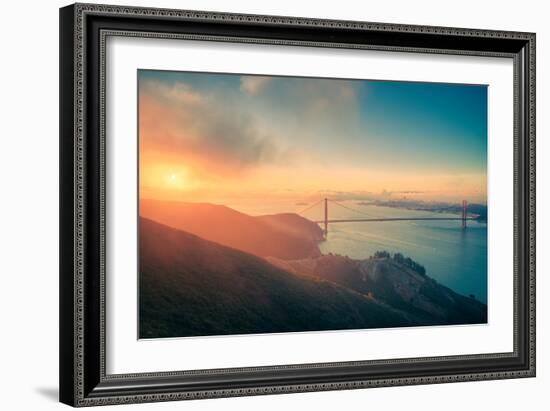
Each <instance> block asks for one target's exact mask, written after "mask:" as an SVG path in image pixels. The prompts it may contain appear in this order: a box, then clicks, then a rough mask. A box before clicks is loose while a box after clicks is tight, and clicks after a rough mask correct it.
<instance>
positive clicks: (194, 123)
mask: <svg viewBox="0 0 550 411" xmlns="http://www.w3.org/2000/svg"><path fill="white" fill-rule="evenodd" d="M138 80H139V83H138V84H139V138H140V195H141V197H142V198H160V199H181V200H183V201H216V202H222V203H223V202H224V199H238V198H255V197H258V199H259V200H265V199H266V196H272V197H274V198H277V197H280V198H284V197H289V198H290V197H292V198H295V197H296V198H304V199H308V198H313V197H315V196H318V195H322V194H323V193H325V194H326V193H334V192H338V193H340V194H341V195H344V196H348V197H350V198H355V199H362V198H372V197H381V198H403V197H406V198H411V199H418V200H427V201H431V200H435V201H449V202H452V201H459V200H461V199H463V198H465V199H468V201H470V202H480V203H486V201H487V87H486V86H484V85H462V84H441V83H413V82H401V81H375V80H346V79H318V78H298V77H270V76H255V75H236V74H213V73H191V72H172V71H155V70H139V71H138Z"/></svg>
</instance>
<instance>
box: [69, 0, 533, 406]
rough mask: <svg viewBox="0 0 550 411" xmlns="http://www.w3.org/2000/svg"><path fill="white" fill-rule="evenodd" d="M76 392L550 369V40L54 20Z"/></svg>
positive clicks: (125, 397) (349, 25) (285, 387)
mask: <svg viewBox="0 0 550 411" xmlns="http://www.w3.org/2000/svg"><path fill="white" fill-rule="evenodd" d="M60 24H61V25H60V80H61V81H60V87H61V90H60V97H61V98H60V100H61V104H60V130H61V131H60V150H61V151H60V159H61V164H60V169H61V171H60V187H61V190H60V192H61V194H60V204H61V211H60V213H61V228H60V233H61V244H60V249H61V256H60V263H61V267H60V400H61V401H62V402H64V403H67V404H70V405H73V406H89V405H102V404H120V403H134V402H148V401H168V400H180V399H195V398H213V397H227V396H242V395H255V394H275V393H289V392H298V391H322V390H334V389H352V388H367V387H380V386H390V385H408V384H432V383H444V382H454V381H473V380H486V379H502V378H519V377H532V376H535V35H534V34H533V33H518V32H504V31H489V30H473V29H458V28H444V27H424V26H410V25H396V24H383V23H367V22H351V21H333V20H314V19H304V18H293V17H277V16H259V15H239V14H226V13H213V12H197V11H183V10H167V9H148V8H136V7H123V6H105V5H89V4H76V5H71V6H67V7H65V8H62V9H61V10H60Z"/></svg>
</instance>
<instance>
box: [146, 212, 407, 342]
mask: <svg viewBox="0 0 550 411" xmlns="http://www.w3.org/2000/svg"><path fill="white" fill-rule="evenodd" d="M139 297H140V337H141V338H158V337H181V336H197V335H223V334H247V333H273V332H291V331H314V330H336V329H350V328H380V327H398V326H408V325H413V324H414V323H413V321H414V318H411V317H410V316H409V315H408V314H406V313H404V312H402V311H400V310H397V309H394V308H392V307H390V306H389V305H387V304H386V303H384V302H381V301H379V300H377V299H375V298H372V297H370V296H368V295H366V294H362V293H360V292H357V291H354V290H352V289H349V288H346V287H344V286H342V285H339V284H336V283H335V282H332V281H327V280H326V279H321V278H319V277H314V276H310V275H303V274H294V273H290V272H288V271H286V270H284V269H282V268H279V267H276V266H274V265H272V264H270V263H268V262H267V261H265V260H263V259H261V258H259V257H256V256H253V255H251V254H247V253H245V252H242V251H238V250H236V249H232V248H229V247H226V246H222V245H219V244H216V243H213V242H210V241H207V240H203V239H201V238H199V237H197V236H195V235H192V234H189V233H186V232H183V231H179V230H176V229H173V228H170V227H167V226H164V225H162V224H159V223H156V222H153V221H151V220H148V219H144V218H141V219H140V296H139Z"/></svg>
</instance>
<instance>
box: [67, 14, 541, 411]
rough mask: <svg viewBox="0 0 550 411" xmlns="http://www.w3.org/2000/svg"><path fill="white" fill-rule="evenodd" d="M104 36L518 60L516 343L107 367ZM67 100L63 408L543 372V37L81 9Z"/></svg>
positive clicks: (70, 38) (73, 26)
mask: <svg viewBox="0 0 550 411" xmlns="http://www.w3.org/2000/svg"><path fill="white" fill-rule="evenodd" d="M152 27H154V28H155V30H154V31H153V30H152ZM108 36H131V37H155V38H172V39H193V40H204V41H214V40H215V41H228V42H237V43H261V44H279V45H288V46H314V47H330V48H360V49H369V50H383V51H400V52H421V53H434V54H463V55H473V56H487V57H508V58H513V60H514V162H515V164H514V190H515V195H514V197H515V199H514V203H515V204H514V208H515V210H514V351H513V352H512V353H495V354H480V355H469V356H446V357H434V358H414V359H397V360H373V361H357V362H346V363H325V364H308V365H280V366H272V367H248V368H233V369H223V370H203V371H174V372H161V373H143V374H120V375H107V374H106V373H105V254H104V250H105V244H104V242H105V190H104V187H105V144H104V141H105V61H106V56H105V48H106V38H107V37H108ZM328 38H330V41H327V39H328ZM334 38H336V39H337V41H332V40H333V39H334ZM60 97H61V98H60V100H61V102H60V169H61V171H60V187H61V189H60V207H61V219H60V220H61V222H60V234H61V244H60V245H61V247H60V264H61V267H60V400H61V401H62V402H64V403H67V404H70V405H73V406H91V405H106V404H123V403H137V402H150V401H170V400H180V399H195V398H215V397H228V396H244V395H260V394H274V393H289V392H302V391H325V390H335V389H354V388H366V387H380V386H394V385H412V384H434V383H446V382H456V381H475V380H487V379H504V378H520V377H533V376H535V34H533V33H523V32H507V31H491V30H475V29H461V28H448V27H430V26H413V25H399V24H385V23H367V22H355V21H338V20H317V19H307V18H295V17H279V16H260V15H249V14H228V13H216V12H201V11H186V10H170V9H150V8H138V7H124V6H108V5H95V4H75V5H72V6H67V7H65V8H62V9H61V10H60ZM304 381H306V382H304Z"/></svg>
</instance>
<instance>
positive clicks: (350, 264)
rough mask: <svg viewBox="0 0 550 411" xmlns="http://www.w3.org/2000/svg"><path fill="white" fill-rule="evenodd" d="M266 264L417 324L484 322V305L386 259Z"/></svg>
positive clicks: (337, 258) (323, 259)
mask: <svg viewBox="0 0 550 411" xmlns="http://www.w3.org/2000/svg"><path fill="white" fill-rule="evenodd" d="M269 261H270V262H271V263H272V264H275V265H277V266H279V267H281V268H283V269H285V270H287V271H290V272H293V273H295V274H300V273H301V274H306V275H316V276H318V277H320V278H323V279H326V280H329V281H332V282H334V283H337V284H340V285H343V286H345V287H347V288H349V289H352V290H354V291H357V292H359V293H363V294H366V295H370V296H372V297H374V298H375V299H376V300H378V301H381V302H384V303H386V304H388V305H389V306H391V307H393V308H395V309H398V310H402V311H405V312H407V313H408V314H410V315H413V316H415V317H416V318H417V322H418V325H430V324H434V325H435V324H479V323H485V322H487V306H486V305H485V304H483V303H481V302H479V301H477V300H475V299H473V298H470V297H465V296H463V295H460V294H458V293H456V292H454V291H453V290H451V289H450V288H447V287H445V286H443V285H441V284H439V283H437V282H436V281H435V280H434V279H432V278H430V277H428V276H427V275H426V274H424V273H423V271H422V270H414V269H412V268H411V267H410V266H407V265H406V264H403V263H399V262H398V261H396V260H395V258H391V257H389V256H385V257H382V258H375V257H371V258H369V259H366V260H352V259H350V258H347V257H343V256H339V255H324V256H321V257H317V258H309V259H302V260H293V261H288V260H287V261H282V260H277V259H275V258H269Z"/></svg>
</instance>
